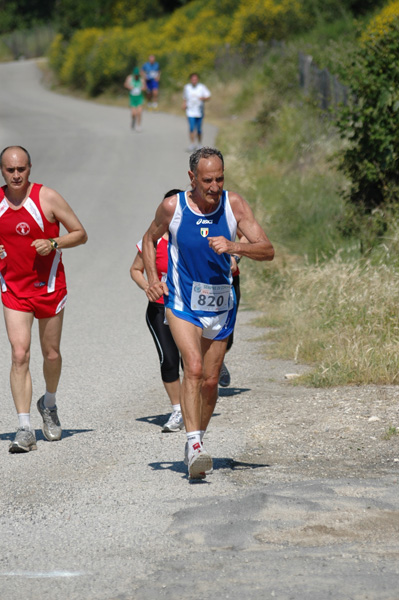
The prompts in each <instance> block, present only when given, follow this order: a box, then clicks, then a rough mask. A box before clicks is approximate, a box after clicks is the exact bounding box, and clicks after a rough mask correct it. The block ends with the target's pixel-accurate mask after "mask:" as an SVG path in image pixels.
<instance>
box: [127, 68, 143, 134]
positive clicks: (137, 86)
mask: <svg viewBox="0 0 399 600" xmlns="http://www.w3.org/2000/svg"><path fill="white" fill-rule="evenodd" d="M124 86H125V88H126V89H128V90H129V92H130V93H129V99H130V109H131V115H132V129H135V130H136V131H141V120H142V113H143V103H144V94H143V91H144V90H145V89H146V85H145V82H144V80H143V79H142V78H141V77H140V69H139V68H138V67H134V69H133V72H132V74H131V75H128V76H127V77H126V80H125V83H124Z"/></svg>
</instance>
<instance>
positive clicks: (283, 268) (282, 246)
mask: <svg viewBox="0 0 399 600" xmlns="http://www.w3.org/2000/svg"><path fill="white" fill-rule="evenodd" d="M154 2H155V4H154V6H153V11H152V14H153V15H154V18H153V19H151V20H149V18H148V13H147V12H146V8H145V7H146V6H147V4H146V3H140V2H138V3H137V6H136V9H137V10H139V9H140V7H141V9H140V10H142V12H141V13H140V14H139V13H137V11H136V16H134V15H133V14H130V13H129V10H127V8H128V6H131V4H129V3H127V2H120V3H112V2H108V6H111V5H112V4H113V12H112V11H111V13H109V14H110V15H111V16H110V17H109V18H108V19H109V20H108V22H109V26H108V27H104V25H103V24H102V23H101V21H100V16H101V15H100V16H99V15H98V14H97V15H96V19H97V21H95V19H94V20H93V19H92V21H90V18H89V15H86V17H85V19H87V20H86V21H84V19H83V17H82V19H81V22H82V23H83V22H85V23H88V24H87V27H85V28H77V27H76V26H74V25H73V21H72V19H69V20H68V15H67V14H63V16H62V18H63V21H62V26H60V27H59V33H58V34H57V35H56V36H55V37H54V39H53V43H52V45H51V49H50V52H49V62H50V65H51V67H52V69H53V72H54V73H55V75H56V77H57V85H63V86H64V87H65V88H67V89H70V90H75V91H77V92H78V93H85V94H87V95H88V96H90V97H96V98H105V99H107V101H109V98H114V100H115V101H117V102H120V101H121V97H123V96H122V95H121V94H123V93H124V92H123V90H122V82H123V80H124V78H125V76H126V73H127V72H129V71H130V69H131V68H132V67H133V66H135V65H136V64H141V63H142V62H144V60H145V59H146V58H147V56H148V54H149V53H155V54H156V56H157V59H158V60H159V61H160V62H161V66H162V94H161V97H160V102H161V107H160V108H161V110H176V112H177V111H178V110H179V109H180V104H181V87H182V85H183V84H184V83H185V82H186V79H187V76H188V74H189V73H190V72H191V71H194V70H195V71H199V72H200V73H201V76H202V79H203V80H204V81H206V83H207V85H208V86H209V87H210V89H211V90H212V101H211V102H210V103H209V107H208V106H207V111H208V112H207V119H208V120H212V121H213V122H214V123H215V124H217V125H218V126H219V131H220V133H219V137H218V141H217V144H218V146H219V147H220V148H221V150H222V151H223V153H224V155H225V158H226V163H227V166H228V168H227V177H228V180H227V187H228V188H233V189H235V190H238V191H240V192H241V193H242V194H243V195H244V196H245V197H246V198H247V199H248V200H249V202H250V204H251V206H252V207H253V209H254V212H255V213H256V215H257V217H258V219H259V220H260V222H261V223H262V224H263V226H264V228H265V230H266V232H267V233H268V235H269V237H270V239H271V240H272V242H273V244H274V245H275V247H276V259H275V261H274V262H273V263H271V264H263V263H258V264H257V263H254V262H252V261H245V259H244V260H243V261H242V262H241V264H240V267H241V273H242V279H243V286H242V291H243V297H244V301H245V304H246V305H247V306H250V307H251V308H254V309H256V310H257V311H258V314H259V318H258V324H259V326H260V331H261V332H262V333H261V335H263V336H264V337H265V339H267V340H269V342H270V341H271V342H272V343H268V344H267V345H265V348H267V352H268V355H269V356H278V357H281V358H286V359H291V360H294V361H298V362H301V363H307V364H309V365H311V366H312V369H311V370H310V372H309V374H308V375H306V376H304V377H303V378H301V381H302V382H303V381H305V382H306V383H308V384H310V385H316V386H333V385H343V384H364V383H376V384H384V383H385V384H387V383H391V384H396V383H398V380H399V325H398V305H399V259H398V256H399V225H398V218H397V217H398V214H397V213H398V193H399V175H398V173H399V169H398V167H399V165H398V151H399V150H398V149H399V122H398V121H399V67H398V63H397V56H398V51H399V2H398V1H394V2H388V3H384V2H375V1H371V0H370V1H368V0H362V1H360V0H359V1H356V0H352V1H351V0H341V1H340V0H333V1H332V2H329V3H324V2H322V1H321V0H303V1H302V2H300V1H298V0H284V1H277V0H251V1H250V2H248V1H242V2H241V1H240V0H192V1H189V2H182V3H180V4H183V6H180V7H176V6H173V10H170V11H169V13H168V11H167V10H165V6H160V3H158V4H157V2H156V0H154ZM66 4H68V3H66ZM326 4H327V6H326ZM122 5H123V7H124V12H118V10H119V9H120V8H121V6H122ZM155 5H156V6H158V9H159V11H158V14H157V11H156V10H155V8H156V6H155ZM118 6H119V9H118ZM132 10H133V9H132ZM154 11H155V12H154ZM121 14H123V15H124V20H123V19H122V17H121V16H120V15H121ZM118 15H119V16H118ZM129 15H130V16H129ZM137 15H138V16H137ZM272 42H273V43H272ZM226 44H227V46H226ZM299 52H302V53H307V54H310V55H312V57H313V61H314V62H316V63H317V64H318V66H319V67H320V68H325V67H326V68H328V69H329V71H330V72H331V73H333V74H335V75H337V76H338V77H339V79H340V81H341V82H342V83H343V84H345V85H347V86H348V88H349V89H350V90H351V92H350V94H349V97H348V103H347V104H346V106H345V107H342V106H341V107H340V106H338V107H337V106H335V107H334V106H333V107H332V108H331V109H330V110H328V111H325V110H321V109H320V107H319V101H318V98H317V96H315V95H312V94H309V93H307V94H305V93H304V92H303V91H302V90H301V89H300V87H299V84H298V80H299V76H298V53H299ZM174 107H176V108H174Z"/></svg>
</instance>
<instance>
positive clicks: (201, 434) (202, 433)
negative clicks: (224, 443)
mask: <svg viewBox="0 0 399 600" xmlns="http://www.w3.org/2000/svg"><path fill="white" fill-rule="evenodd" d="M204 435H205V430H204V429H201V431H200V438H201V444H202V440H203V439H204Z"/></svg>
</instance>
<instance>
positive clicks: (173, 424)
mask: <svg viewBox="0 0 399 600" xmlns="http://www.w3.org/2000/svg"><path fill="white" fill-rule="evenodd" d="M183 427H184V422H183V415H182V414H181V412H180V410H174V411H173V412H172V414H171V415H170V417H169V419H168V421H167V422H166V423H165V425H164V426H163V428H162V431H163V432H164V433H168V432H171V431H180V429H183Z"/></svg>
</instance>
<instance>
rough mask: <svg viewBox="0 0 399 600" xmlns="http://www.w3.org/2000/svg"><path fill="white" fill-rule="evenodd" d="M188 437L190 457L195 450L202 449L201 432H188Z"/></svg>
mask: <svg viewBox="0 0 399 600" xmlns="http://www.w3.org/2000/svg"><path fill="white" fill-rule="evenodd" d="M186 435H187V443H188V454H189V456H190V455H191V454H192V453H193V451H194V450H197V448H200V447H201V432H200V431H188V432H187V434H186Z"/></svg>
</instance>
